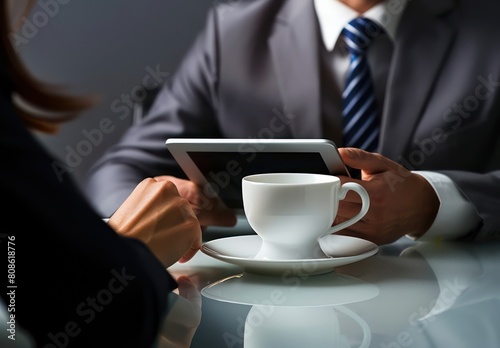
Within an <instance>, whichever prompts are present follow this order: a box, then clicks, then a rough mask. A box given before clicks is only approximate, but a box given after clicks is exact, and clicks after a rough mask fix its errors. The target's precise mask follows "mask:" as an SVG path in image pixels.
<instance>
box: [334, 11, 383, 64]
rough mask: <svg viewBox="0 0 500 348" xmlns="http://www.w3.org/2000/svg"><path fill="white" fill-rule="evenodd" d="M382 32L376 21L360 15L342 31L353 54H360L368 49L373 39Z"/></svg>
mask: <svg viewBox="0 0 500 348" xmlns="http://www.w3.org/2000/svg"><path fill="white" fill-rule="evenodd" d="M381 32H382V28H381V27H380V26H379V25H378V24H376V23H375V22H374V21H372V20H370V19H368V18H364V17H358V18H354V19H353V20H351V21H350V22H349V23H347V25H346V26H345V28H344V30H343V31H342V33H343V34H344V37H345V42H346V44H347V46H348V47H349V51H350V52H351V54H354V55H359V54H362V53H363V52H365V51H366V49H367V48H368V46H369V45H370V43H371V42H372V40H373V39H374V38H375V37H377V36H378V35H379V34H380V33H381Z"/></svg>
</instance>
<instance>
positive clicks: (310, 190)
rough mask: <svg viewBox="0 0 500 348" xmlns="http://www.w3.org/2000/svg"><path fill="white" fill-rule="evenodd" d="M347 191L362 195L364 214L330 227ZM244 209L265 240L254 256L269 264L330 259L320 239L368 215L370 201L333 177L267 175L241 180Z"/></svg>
mask: <svg viewBox="0 0 500 348" xmlns="http://www.w3.org/2000/svg"><path fill="white" fill-rule="evenodd" d="M349 190H352V191H355V192H356V193H358V194H359V196H360V197H361V200H362V205H361V210H360V211H359V212H358V213H357V214H356V215H355V216H353V217H352V218H351V219H349V220H347V221H344V222H342V223H340V224H337V225H335V226H333V227H332V224H333V221H334V219H335V217H336V216H337V210H338V207H339V201H340V200H342V199H344V198H345V196H346V194H347V192H348V191H349ZM242 194H243V208H244V211H245V215H246V218H247V219H248V223H249V224H250V226H251V227H252V228H253V229H254V230H255V232H256V233H257V234H258V235H259V236H260V237H261V238H262V246H261V248H260V250H259V252H258V253H257V255H255V258H256V259H265V260H301V259H317V258H323V257H326V256H325V254H324V253H323V252H322V250H321V248H320V246H319V239H320V238H321V237H323V236H326V235H328V234H331V233H335V232H338V231H340V230H342V229H344V228H346V227H348V226H351V225H352V224H354V223H356V222H357V221H359V220H361V218H362V217H363V216H364V215H365V214H366V212H367V211H368V208H369V206H370V198H369V196H368V193H367V192H366V190H365V189H364V188H363V187H362V186H361V185H359V184H356V183H352V182H349V183H344V184H343V185H341V183H340V179H339V178H338V177H336V176H333V175H323V174H307V173H265V174H255V175H249V176H246V177H244V178H243V179H242Z"/></svg>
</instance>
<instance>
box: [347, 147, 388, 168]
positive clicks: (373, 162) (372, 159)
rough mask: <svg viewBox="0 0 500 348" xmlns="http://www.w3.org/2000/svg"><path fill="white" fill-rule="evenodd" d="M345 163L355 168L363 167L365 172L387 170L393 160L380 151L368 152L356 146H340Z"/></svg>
mask: <svg viewBox="0 0 500 348" xmlns="http://www.w3.org/2000/svg"><path fill="white" fill-rule="evenodd" d="M339 153H340V156H341V157H342V160H343V161H344V163H345V164H346V165H347V166H349V167H351V168H354V169H361V170H362V171H363V172H364V173H365V174H377V173H381V172H385V171H387V170H388V168H390V167H392V166H391V161H390V160H389V159H387V158H385V157H383V156H382V155H380V154H378V153H373V152H367V151H364V150H361V149H357V148H354V147H343V148H339Z"/></svg>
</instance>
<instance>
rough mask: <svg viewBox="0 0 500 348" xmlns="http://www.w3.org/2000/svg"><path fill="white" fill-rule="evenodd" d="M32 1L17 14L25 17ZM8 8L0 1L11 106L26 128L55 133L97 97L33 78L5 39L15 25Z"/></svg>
mask: <svg viewBox="0 0 500 348" xmlns="http://www.w3.org/2000/svg"><path fill="white" fill-rule="evenodd" d="M16 2H17V1H16ZM34 3H35V0H29V2H28V4H27V5H26V7H25V8H24V9H23V11H22V12H21V16H25V15H26V14H27V13H28V12H29V10H30V9H31V7H32V6H33V4H34ZM10 10H11V9H10V8H9V2H8V0H0V36H1V37H0V40H1V41H0V47H1V49H2V50H3V55H4V57H5V60H6V64H7V66H6V67H4V68H5V69H6V71H7V76H8V78H9V80H10V84H11V87H12V89H13V90H12V96H13V102H14V107H15V108H16V111H17V113H18V115H19V117H20V118H21V119H22V120H23V122H24V124H25V125H26V126H27V127H28V128H30V129H33V130H37V131H40V132H44V133H55V132H57V130H58V129H59V127H60V125H61V124H62V123H64V122H66V121H69V120H72V119H74V118H75V117H76V116H77V115H78V114H79V113H80V112H82V111H84V110H87V109H88V108H90V107H92V106H94V105H95V103H96V102H97V99H96V98H95V97H93V96H73V95H69V94H65V93H62V92H61V91H60V90H58V88H56V87H55V86H52V85H49V84H46V83H43V82H42V81H39V80H37V79H36V78H34V77H33V76H32V75H31V74H30V73H29V72H28V70H27V69H26V67H25V66H24V64H23V62H22V61H21V59H20V57H19V55H18V54H17V52H16V50H15V49H14V47H13V45H12V43H11V41H10V38H9V34H10V33H12V31H13V27H15V25H12V24H11V23H12V22H13V20H12V18H11V15H10V13H11V11H10ZM21 18H22V17H21Z"/></svg>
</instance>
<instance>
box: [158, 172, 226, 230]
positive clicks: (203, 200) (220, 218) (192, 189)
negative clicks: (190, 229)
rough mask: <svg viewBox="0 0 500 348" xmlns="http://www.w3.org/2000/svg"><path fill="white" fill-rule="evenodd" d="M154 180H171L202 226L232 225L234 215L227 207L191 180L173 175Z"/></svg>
mask: <svg viewBox="0 0 500 348" xmlns="http://www.w3.org/2000/svg"><path fill="white" fill-rule="evenodd" d="M156 180H159V181H160V180H167V181H171V182H173V183H174V184H175V186H177V190H179V194H180V195H181V196H182V197H184V198H186V199H187V200H188V201H189V203H190V204H191V207H192V208H193V210H194V212H195V214H196V216H197V217H198V220H199V221H200V224H201V225H202V226H228V227H230V226H234V225H235V224H236V215H235V214H234V212H233V211H231V210H229V209H227V208H226V207H225V206H224V204H223V203H222V202H221V201H220V199H218V198H217V197H209V196H207V195H206V194H205V193H204V191H203V188H202V187H200V186H198V185H196V184H195V183H194V182H192V181H188V180H184V179H179V178H176V177H173V176H166V175H165V176H157V177H156Z"/></svg>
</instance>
